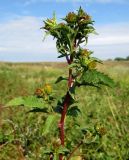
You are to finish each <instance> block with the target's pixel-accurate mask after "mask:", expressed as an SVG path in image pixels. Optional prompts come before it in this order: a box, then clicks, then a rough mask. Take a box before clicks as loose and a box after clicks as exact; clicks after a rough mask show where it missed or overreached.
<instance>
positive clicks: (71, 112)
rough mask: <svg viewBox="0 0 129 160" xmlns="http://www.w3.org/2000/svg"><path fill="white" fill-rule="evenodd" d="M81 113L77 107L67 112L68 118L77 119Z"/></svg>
mask: <svg viewBox="0 0 129 160" xmlns="http://www.w3.org/2000/svg"><path fill="white" fill-rule="evenodd" d="M79 113H81V110H80V109H79V108H78V106H73V107H70V108H69V109H68V111H67V115H68V116H73V117H77V116H78V115H79Z"/></svg>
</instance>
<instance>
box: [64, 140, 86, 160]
mask: <svg viewBox="0 0 129 160" xmlns="http://www.w3.org/2000/svg"><path fill="white" fill-rule="evenodd" d="M82 144H83V142H82V141H81V142H80V143H79V144H78V145H77V146H76V147H75V148H74V150H73V151H72V152H71V153H70V155H69V157H68V158H67V160H70V158H71V157H72V155H73V154H74V152H75V151H76V150H77V149H78V148H79V147H80V146H81V145H82Z"/></svg>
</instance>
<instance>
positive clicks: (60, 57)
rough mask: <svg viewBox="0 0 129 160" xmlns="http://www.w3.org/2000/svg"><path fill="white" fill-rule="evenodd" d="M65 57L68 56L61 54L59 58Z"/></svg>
mask: <svg viewBox="0 0 129 160" xmlns="http://www.w3.org/2000/svg"><path fill="white" fill-rule="evenodd" d="M65 56H66V54H61V55H59V56H58V57H57V58H62V57H65Z"/></svg>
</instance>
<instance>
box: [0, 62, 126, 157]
mask: <svg viewBox="0 0 129 160" xmlns="http://www.w3.org/2000/svg"><path fill="white" fill-rule="evenodd" d="M98 69H99V70H101V71H102V72H104V73H106V74H108V75H109V76H110V77H112V79H114V81H115V86H114V88H108V87H104V88H103V89H96V88H92V87H91V88H89V87H83V88H78V89H77V90H78V91H77V97H78V99H79V100H80V101H79V106H80V109H81V116H79V117H78V120H79V121H80V122H81V124H82V125H85V127H86V128H88V129H89V130H91V132H90V134H91V133H92V129H93V128H94V127H95V126H96V127H98V128H99V127H100V126H102V127H100V130H99V132H100V134H102V138H101V140H100V139H99V140H97V139H95V143H91V141H93V139H92V138H93V137H92V135H88V137H87V142H90V143H87V144H86V146H85V148H84V149H83V151H80V152H78V151H77V153H76V155H74V156H75V157H76V158H74V157H73V158H72V159H73V160H79V159H77V157H80V156H81V157H84V159H86V160H129V61H119V62H117V61H105V62H104V64H103V65H101V64H100V65H98ZM67 74H68V73H67V66H66V64H65V63H63V62H62V63H57V62H44V63H4V62H1V63H0V160H25V159H26V160H46V159H45V157H44V150H45V147H46V146H47V145H49V139H50V138H51V135H52V133H47V136H43V135H42V131H43V126H44V117H45V116H46V115H44V114H42V113H35V114H33V113H28V112H27V111H28V108H27V107H24V106H17V107H13V106H12V107H7V106H6V103H7V102H8V101H9V100H11V99H13V98H14V97H18V96H26V95H33V94H34V92H35V89H36V88H39V87H41V86H42V85H44V84H45V83H47V84H51V85H52V88H53V94H54V95H55V96H56V97H58V99H60V98H61V97H62V96H63V94H64V93H65V92H66V89H67V88H66V87H65V86H66V82H61V83H59V84H56V85H55V81H56V79H57V78H58V76H59V75H67ZM55 105H56V104H55ZM50 127H51V126H50ZM74 134H75V133H73V136H74ZM76 134H78V133H76ZM51 141H52V142H53V143H55V139H52V140H51ZM80 153H82V155H79V154H80Z"/></svg>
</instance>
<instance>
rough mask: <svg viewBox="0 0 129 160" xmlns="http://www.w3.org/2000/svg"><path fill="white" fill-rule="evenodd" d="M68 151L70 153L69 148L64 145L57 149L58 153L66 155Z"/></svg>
mask: <svg viewBox="0 0 129 160" xmlns="http://www.w3.org/2000/svg"><path fill="white" fill-rule="evenodd" d="M69 153H70V151H69V149H67V148H66V147H63V146H61V147H60V148H59V150H58V154H63V155H67V154H69Z"/></svg>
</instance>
